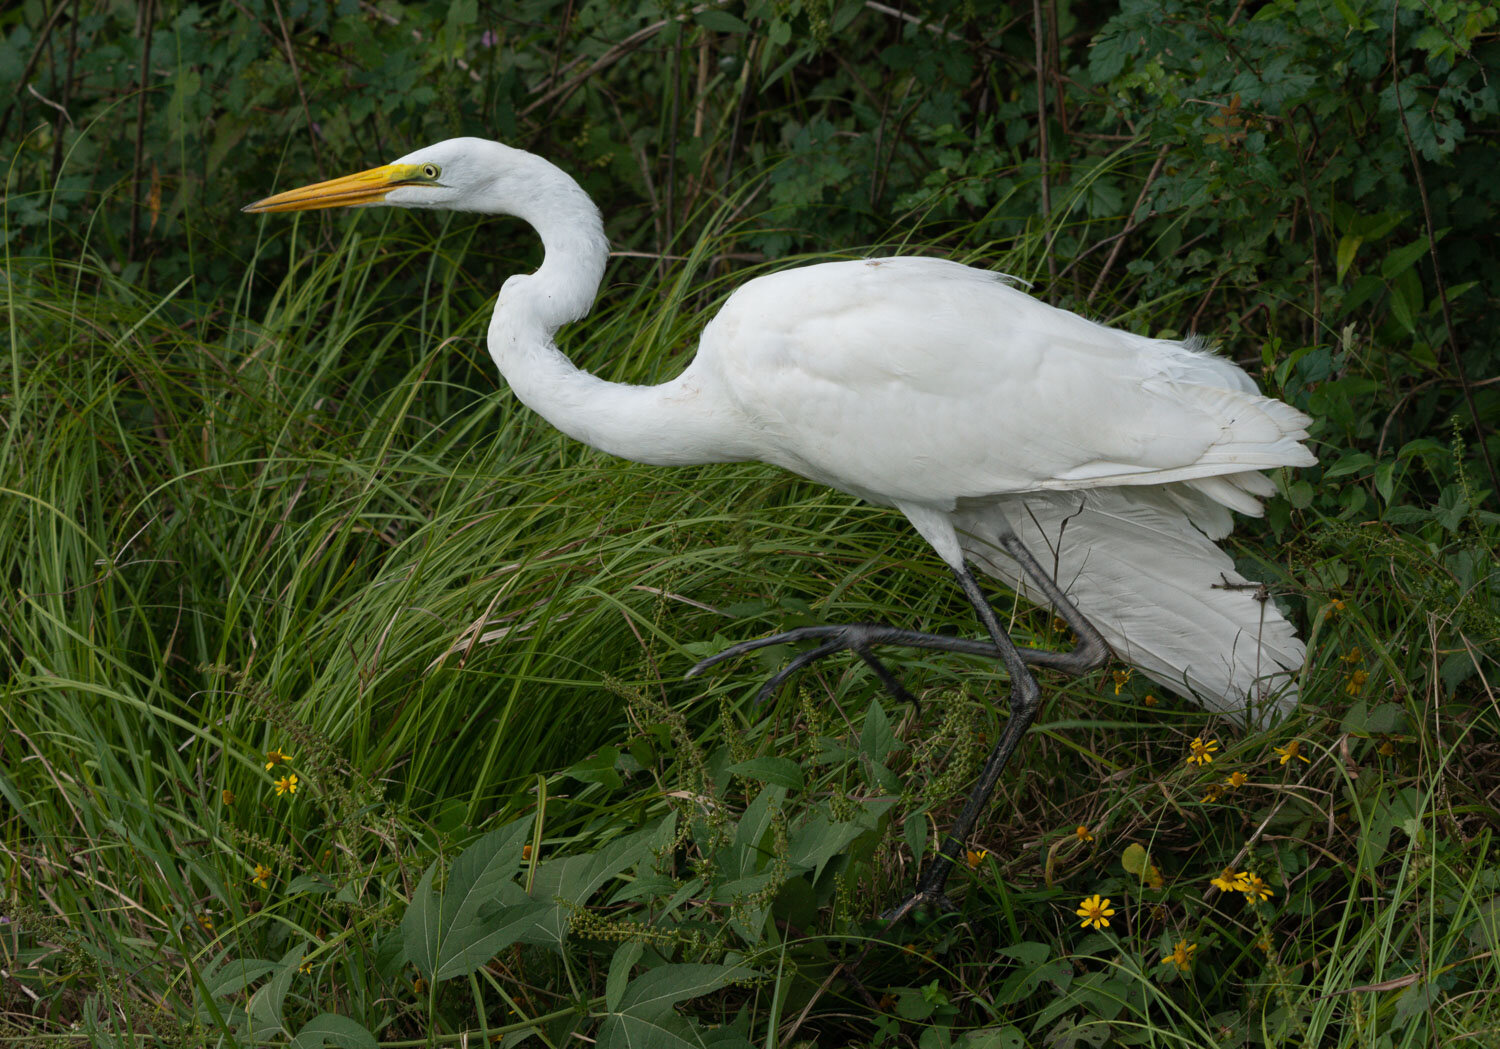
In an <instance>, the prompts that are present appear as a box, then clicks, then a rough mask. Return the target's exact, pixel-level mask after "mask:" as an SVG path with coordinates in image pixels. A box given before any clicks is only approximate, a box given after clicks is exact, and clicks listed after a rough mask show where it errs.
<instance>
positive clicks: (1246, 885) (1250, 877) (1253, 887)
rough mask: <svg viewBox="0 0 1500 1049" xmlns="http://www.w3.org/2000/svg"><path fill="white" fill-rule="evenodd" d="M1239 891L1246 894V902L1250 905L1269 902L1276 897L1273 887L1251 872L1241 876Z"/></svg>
mask: <svg viewBox="0 0 1500 1049" xmlns="http://www.w3.org/2000/svg"><path fill="white" fill-rule="evenodd" d="M1239 890H1240V892H1243V893H1244V894H1245V899H1246V901H1248V902H1250V903H1258V902H1259V901H1260V900H1269V899H1270V898H1271V897H1272V896H1274V895H1275V893H1273V892H1272V891H1271V887H1270V886H1269V885H1267V884H1266V883H1265V882H1264V881H1262V880H1261V878H1260V875H1258V874H1251V873H1250V872H1249V871H1246V872H1245V873H1243V874H1241V875H1240V881H1239Z"/></svg>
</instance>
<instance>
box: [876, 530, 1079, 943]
mask: <svg viewBox="0 0 1500 1049" xmlns="http://www.w3.org/2000/svg"><path fill="white" fill-rule="evenodd" d="M1000 543H1001V546H1002V547H1003V548H1004V549H1005V552H1006V553H1008V554H1010V555H1011V557H1013V558H1015V559H1016V561H1017V562H1019V563H1020V565H1021V567H1022V569H1024V570H1025V572H1026V574H1027V575H1029V576H1030V577H1031V579H1032V581H1033V582H1034V583H1036V585H1037V586H1038V587H1039V588H1040V589H1041V591H1042V592H1043V593H1044V594H1046V595H1047V598H1048V599H1049V600H1050V601H1051V602H1052V604H1053V607H1054V608H1056V609H1057V612H1058V614H1060V615H1061V616H1062V617H1063V620H1064V621H1065V622H1066V623H1067V624H1068V625H1069V626H1070V627H1072V628H1073V632H1074V633H1075V634H1077V635H1078V645H1077V646H1076V647H1074V649H1073V651H1071V652H1061V653H1047V654H1048V655H1055V656H1057V657H1059V658H1058V659H1056V660H1055V661H1050V662H1049V663H1047V664H1044V665H1049V666H1052V667H1055V668H1056V669H1059V670H1067V671H1068V672H1070V673H1074V674H1082V673H1085V672H1087V671H1089V670H1092V669H1094V668H1095V667H1097V666H1099V665H1100V664H1102V663H1103V662H1104V660H1105V659H1106V658H1108V656H1109V645H1107V644H1106V643H1105V641H1104V638H1103V637H1101V636H1100V634H1099V631H1098V630H1096V629H1095V628H1094V625H1093V624H1092V623H1090V622H1089V621H1088V620H1087V619H1086V618H1084V615H1083V613H1082V612H1080V611H1078V606H1077V605H1075V604H1073V602H1072V601H1070V600H1069V599H1068V598H1067V596H1066V595H1065V594H1063V592H1062V590H1060V589H1059V588H1058V586H1057V584H1056V583H1054V582H1053V581H1052V578H1051V577H1050V576H1049V575H1047V572H1046V570H1045V569H1043V568H1042V566H1041V565H1040V564H1038V563H1037V560H1036V558H1034V557H1032V556H1031V551H1029V550H1027V549H1026V547H1025V546H1024V545H1022V543H1021V540H1020V538H1019V537H1018V536H1016V535H1015V534H1014V533H1011V532H1007V533H1005V534H1003V535H1002V536H1001V537H1000ZM953 574H954V575H955V576H957V578H958V585H959V586H960V587H962V588H963V591H964V595H965V596H966V597H968V599H969V603H970V604H972V605H973V606H974V611H975V612H976V613H977V614H978V616H979V621H980V622H981V623H983V624H984V626H985V629H986V630H987V631H989V634H990V638H991V639H992V640H993V641H994V643H995V648H996V649H998V650H999V652H1000V657H1001V658H1002V659H1003V660H1004V661H1005V667H1006V670H1008V671H1009V672H1010V677H1011V694H1010V719H1009V720H1008V721H1006V723H1005V729H1004V731H1003V732H1001V734H1000V739H999V741H998V742H997V743H996V744H995V749H994V750H992V751H990V756H989V757H988V758H986V759H985V762H984V768H983V769H981V770H980V772H979V780H978V782H976V783H975V784H974V789H973V790H972V791H970V793H969V800H968V801H967V802H966V803H965V804H964V808H963V811H962V812H960V813H959V815H958V819H957V820H956V821H955V822H954V824H953V827H952V829H951V830H949V831H948V836H947V837H946V838H945V839H943V843H942V845H941V846H939V847H938V851H937V855H935V856H934V857H933V858H932V859H931V861H929V862H928V864H927V869H926V870H924V871H923V872H922V875H921V877H920V879H918V881H917V891H916V892H915V893H914V894H913V895H912V896H911V897H910V898H908V899H907V900H906V901H905V902H904V903H902V904H901V906H899V907H897V908H896V909H895V910H892V911H889V912H887V914H886V915H885V917H886V918H887V919H889V920H890V921H892V922H895V921H897V920H899V919H900V918H903V917H905V916H906V915H907V914H909V913H910V912H911V911H912V910H913V909H914V908H916V907H919V906H922V905H923V904H927V903H932V904H936V905H937V906H939V907H944V908H947V907H951V906H952V904H951V903H949V902H948V899H947V897H946V896H945V895H944V894H943V888H944V886H946V885H947V883H948V875H949V874H951V873H952V871H953V864H954V862H955V861H956V860H957V859H958V857H959V856H961V855H962V854H963V850H964V845H965V843H966V842H967V841H968V838H969V834H970V833H971V832H972V831H973V830H974V824H975V823H976V822H977V821H978V819H979V814H980V813H981V812H983V811H984V807H985V805H986V804H987V803H988V802H989V800H990V795H991V794H993V793H994V791H995V785H996V784H997V783H999V781H1000V773H1002V772H1004V771H1005V766H1006V764H1007V763H1008V762H1009V761H1010V756H1011V754H1013V753H1014V752H1015V749H1016V747H1017V746H1019V745H1020V742H1021V737H1022V736H1024V735H1025V734H1026V730H1027V729H1028V728H1030V727H1031V722H1032V719H1033V718H1035V717H1036V711H1037V707H1038V706H1039V704H1040V690H1039V689H1038V687H1037V684H1036V680H1035V679H1034V678H1033V677H1032V676H1031V672H1030V671H1029V670H1027V669H1026V668H1025V667H1024V666H1018V665H1017V664H1018V663H1020V662H1021V661H1022V660H1024V659H1025V655H1026V651H1027V650H1021V649H1018V648H1017V647H1016V645H1015V644H1014V643H1013V642H1012V641H1011V639H1010V636H1009V635H1008V634H1006V632H1005V631H1004V630H1003V629H1002V628H1001V626H1000V622H999V620H998V619H996V617H995V611H994V609H993V608H991V607H990V603H989V601H988V600H987V599H986V598H985V596H984V591H983V590H981V589H980V588H979V583H978V581H977V580H975V578H974V573H973V572H971V571H969V569H968V567H967V566H964V567H963V568H961V569H955V570H954V573H953ZM1025 661H1026V662H1032V661H1031V660H1025ZM1023 678H1024V680H1023Z"/></svg>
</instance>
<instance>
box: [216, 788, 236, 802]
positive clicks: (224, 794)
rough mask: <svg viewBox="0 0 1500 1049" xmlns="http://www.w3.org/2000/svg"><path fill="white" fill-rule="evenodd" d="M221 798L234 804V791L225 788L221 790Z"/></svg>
mask: <svg viewBox="0 0 1500 1049" xmlns="http://www.w3.org/2000/svg"><path fill="white" fill-rule="evenodd" d="M219 799H220V800H221V801H223V802H224V804H226V805H233V804H234V791H232V790H229V789H227V788H226V789H225V790H222V791H220V792H219Z"/></svg>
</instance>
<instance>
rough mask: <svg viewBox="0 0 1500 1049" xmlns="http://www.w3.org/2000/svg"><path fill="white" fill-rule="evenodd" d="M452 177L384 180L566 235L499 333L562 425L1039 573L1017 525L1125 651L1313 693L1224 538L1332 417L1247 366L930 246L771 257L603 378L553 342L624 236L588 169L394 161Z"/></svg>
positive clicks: (520, 374)
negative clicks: (680, 338) (922, 251)
mask: <svg viewBox="0 0 1500 1049" xmlns="http://www.w3.org/2000/svg"><path fill="white" fill-rule="evenodd" d="M401 165H428V166H431V165H437V166H438V167H440V168H441V172H442V175H441V178H440V179H438V180H436V181H435V182H434V183H433V184H431V185H421V186H411V187H409V188H407V187H401V188H396V189H394V190H391V191H390V192H389V193H387V194H386V195H385V196H384V197H383V199H382V200H381V201H380V202H383V203H386V204H393V205H400V206H409V207H442V208H451V209H456V210H471V211H483V212H500V213H505V214H512V215H517V216H519V217H521V218H523V219H525V220H526V221H528V222H530V223H531V224H532V225H533V226H534V227H535V228H536V230H537V232H538V233H539V234H540V235H541V237H542V241H543V244H544V247H545V252H546V253H545V257H544V261H543V264H542V266H541V267H540V269H538V270H537V272H536V273H533V274H527V275H523V276H517V277H512V278H511V279H510V280H508V281H507V282H506V284H505V287H504V288H503V290H502V291H501V293H500V297H499V300H498V302H497V303H496V307H495V312H494V317H493V320H492V321H491V324H490V330H489V344H490V352H491V354H492V356H493V357H494V359H495V362H496V364H497V365H498V366H499V368H500V370H501V372H502V373H503V374H504V375H505V378H506V379H507V381H508V382H509V383H510V385H511V387H512V389H513V390H514V391H515V393H516V394H517V396H518V397H520V399H521V400H522V401H523V402H525V403H526V404H527V405H529V406H530V407H531V408H533V409H535V410H536V411H537V412H539V413H540V414H541V415H543V416H544V417H545V418H547V419H548V421H550V422H551V423H552V424H553V425H555V426H556V427H558V428H559V429H560V430H563V431H564V432H566V433H568V434H570V435H572V436H574V437H576V438H578V439H579V440H582V441H585V442H587V443H588V444H591V445H593V446H595V447H597V448H600V449H602V450H603V451H606V452H609V453H611V454H614V455H619V456H623V457H626V458H629V459H634V460H637V461H639V462H645V463H655V464H681V463H696V462H719V461H736V460H747V459H759V460H763V461H766V462H770V463H774V464H776V465H779V466H783V467H785V468H787V469H789V470H792V471H795V472H796V473H799V474H802V475H803V476H805V477H809V478H811V479H813V480H816V481H820V482H822V483H824V484H827V485H831V486H833V487H835V488H839V489H842V490H843V491H846V492H849V493H851V494H854V495H857V496H859V497H861V498H864V499H867V500H869V501H871V502H874V503H878V504H882V505H888V506H894V507H897V508H899V509H900V510H901V511H902V512H903V513H905V514H906V516H907V517H908V518H909V519H910V520H911V522H912V524H913V525H914V526H915V527H916V528H917V530H918V531H919V532H920V533H921V534H922V535H923V536H924V537H925V538H926V539H927V540H928V541H929V542H930V543H931V544H932V545H933V547H934V548H935V549H936V551H937V552H938V554H939V555H940V556H942V558H943V559H944V560H945V561H946V562H947V563H948V564H949V565H950V566H953V567H955V568H958V567H961V566H962V565H963V563H964V561H965V559H966V558H967V560H969V561H971V562H972V563H974V564H976V565H978V566H979V567H980V568H982V569H983V570H984V571H986V572H987V573H989V574H991V575H994V576H996V577H998V578H1000V579H1002V580H1004V581H1005V582H1006V583H1008V584H1009V585H1011V586H1012V587H1014V588H1016V589H1018V590H1021V591H1022V592H1025V593H1027V594H1028V595H1030V596H1036V595H1035V587H1034V586H1033V585H1032V584H1031V583H1030V582H1029V581H1028V580H1027V579H1026V578H1025V577H1024V575H1023V573H1022V572H1021V571H1020V570H1019V567H1018V566H1017V564H1016V563H1015V562H1014V561H1012V560H1011V559H1010V558H1009V557H1007V556H1006V555H1004V554H1003V553H1001V552H1000V550H999V548H998V538H997V537H998V536H999V535H1000V534H1001V533H1002V532H1004V531H1006V530H1007V529H1009V530H1011V531H1014V532H1015V533H1016V534H1017V535H1019V536H1020V538H1021V539H1022V541H1023V542H1024V544H1025V545H1026V546H1027V548H1028V549H1029V550H1030V551H1032V553H1033V554H1034V555H1035V556H1036V557H1037V558H1038V559H1039V560H1040V561H1042V562H1043V563H1044V564H1046V565H1048V566H1049V567H1052V568H1053V569H1054V571H1055V577H1056V581H1057V583H1058V585H1059V586H1060V587H1061V588H1062V589H1063V590H1064V591H1065V592H1066V593H1067V594H1068V596H1069V597H1071V598H1072V599H1073V600H1074V602H1075V603H1076V605H1077V606H1078V609H1079V610H1080V611H1081V612H1082V614H1083V615H1084V616H1085V617H1086V618H1087V619H1089V620H1090V621H1092V622H1093V624H1094V625H1095V626H1097V627H1098V629H1099V631H1100V632H1101V633H1102V634H1103V636H1104V638H1105V640H1107V641H1108V642H1109V644H1110V646H1111V647H1112V648H1113V649H1114V651H1115V652H1116V653H1117V654H1118V655H1119V656H1121V657H1122V658H1123V659H1125V660H1127V661H1128V662H1130V663H1133V664H1134V665H1136V666H1138V667H1140V668H1141V669H1142V670H1143V671H1144V672H1145V673H1147V674H1148V675H1150V676H1151V677H1152V678H1154V679H1155V680H1157V681H1159V682H1161V683H1162V684H1163V685H1165V686H1166V687H1168V688H1171V689H1173V690H1175V691H1177V692H1180V693H1182V694H1184V695H1187V696H1191V697H1193V698H1196V699H1198V700H1199V701H1201V702H1203V703H1204V704H1205V705H1207V706H1209V707H1211V708H1214V709H1218V710H1223V711H1226V712H1229V713H1232V714H1236V715H1239V716H1244V715H1245V713H1246V712H1247V710H1251V709H1255V706H1256V703H1257V702H1258V701H1259V700H1260V699H1261V698H1263V697H1272V702H1274V704H1275V705H1276V706H1278V707H1285V706H1287V705H1290V703H1292V702H1294V700H1295V689H1294V687H1293V686H1292V685H1291V684H1290V678H1291V677H1292V676H1294V675H1295V672H1296V671H1297V669H1298V668H1300V666H1301V665H1302V661H1303V654H1304V653H1303V646H1302V644H1301V642H1300V641H1299V640H1298V639H1297V638H1296V635H1295V634H1294V632H1293V630H1292V627H1291V625H1290V624H1289V623H1288V622H1287V621H1286V620H1285V619H1284V618H1283V617H1282V616H1281V614H1280V613H1279V612H1278V611H1277V610H1276V607H1275V605H1274V604H1272V603H1271V602H1270V601H1267V600H1264V598H1263V596H1257V594H1256V593H1255V592H1254V588H1253V585H1251V584H1249V583H1247V581H1246V580H1245V579H1244V578H1243V577H1241V576H1239V575H1238V574H1237V573H1236V572H1235V571H1234V567H1233V564H1232V563H1231V561H1230V559H1229V557H1228V556H1227V555H1226V554H1224V553H1223V552H1222V551H1221V550H1220V549H1219V548H1218V547H1217V546H1215V544H1214V542H1213V541H1214V540H1217V539H1221V538H1223V537H1224V536H1225V535H1227V534H1228V533H1229V531H1230V528H1231V526H1232V522H1231V517H1230V510H1231V509H1234V510H1238V511H1241V512H1244V513H1251V514H1258V513H1259V512H1260V504H1259V500H1258V497H1260V496H1265V495H1269V494H1271V493H1272V492H1274V487H1273V486H1272V484H1271V482H1270V481H1269V480H1268V479H1267V478H1266V477H1265V475H1264V474H1263V473H1262V472H1261V471H1264V470H1267V469H1273V468H1277V467H1284V466H1305V465H1309V464H1311V463H1313V462H1314V461H1315V460H1314V457H1313V455H1312V453H1311V452H1309V451H1308V450H1307V448H1306V447H1304V446H1303V445H1302V444H1301V443H1300V442H1301V441H1302V440H1303V439H1304V438H1306V437H1307V431H1306V426H1307V425H1308V423H1309V422H1310V420H1309V419H1308V418H1307V417H1306V416H1305V415H1303V414H1302V413H1300V412H1298V411H1297V410H1295V409H1293V408H1291V407H1289V406H1287V405H1285V404H1283V403H1281V402H1279V401H1276V400H1273V399H1270V398H1267V397H1263V396H1261V395H1260V393H1259V392H1258V390H1257V389H1256V387H1255V384H1254V382H1253V381H1252V380H1251V379H1250V377H1249V376H1248V375H1246V374H1245V373H1244V372H1243V371H1242V370H1241V369H1240V368H1238V367H1236V366H1235V365H1233V364H1232V363H1230V362H1228V361H1226V360H1224V359H1223V358H1220V357H1217V356H1214V355H1213V354H1210V353H1207V352H1204V351H1203V350H1202V349H1200V348H1198V347H1196V346H1194V345H1192V344H1190V343H1184V342H1177V341H1170V340H1160V339H1149V338H1144V337H1142V336H1138V335H1133V334H1131V333H1129V332H1125V331H1121V330H1118V329H1114V328H1108V327H1105V326H1103V325H1099V324H1095V323H1093V322H1091V321H1088V320H1085V319H1084V318H1082V317H1079V316H1078V315H1076V314H1073V313H1069V312H1067V311H1065V310H1060V309H1057V308H1055V307H1052V306H1049V305H1047V304H1045V303H1043V302H1040V301H1039V300H1037V299H1035V298H1033V297H1031V296H1030V295H1028V294H1026V293H1025V292H1023V291H1021V290H1020V289H1018V288H1016V287H1015V286H1014V285H1013V283H1011V282H1009V281H1008V280H1007V279H1006V278H1004V277H1001V276H999V275H997V274H994V273H991V272H988V271H985V270H979V269H975V268H972V267H969V266H964V265H960V264H958V263H955V262H950V261H944V260H941V259H928V258H886V259H868V260H854V261H848V262H830V263H824V264H820V265H813V266H804V267H801V268H798V269H791V270H786V271H784V272H781V273H776V274H772V275H769V276H763V277H758V278H756V279H754V280H751V281H749V282H748V283H746V284H745V285H743V286H742V287H741V288H739V289H738V290H737V291H736V292H735V293H734V294H733V295H732V296H730V298H729V299H728V301H727V302H725V304H724V306H723V308H722V309H721V310H720V311H719V313H718V315H717V316H716V317H715V318H714V320H713V321H712V322H711V323H710V324H709V325H708V326H707V327H706V328H705V329H704V332H703V335H702V338H701V340H700V343H699V348H698V353H697V356H696V357H695V359H694V360H693V362H692V363H691V364H690V365H688V367H687V368H686V369H685V370H684V371H683V372H682V374H681V375H679V376H678V377H677V378H675V379H673V380H670V381H669V382H666V383H663V384H661V385H659V386H649V387H643V386H627V385H622V384H617V383H609V382H605V381H603V380H601V379H599V378H597V377H595V376H593V375H590V374H588V373H586V372H582V371H580V370H578V369H577V368H576V367H575V366H574V365H573V364H572V363H571V362H570V361H569V360H568V359H567V358H566V357H565V356H564V355H563V354H562V353H561V352H560V351H559V350H558V349H557V348H556V346H555V345H554V343H553V340H552V336H553V333H554V332H555V331H556V330H557V328H558V327H559V326H560V325H562V324H563V323H566V322H568V321H572V320H576V319H578V318H580V317H582V316H583V315H584V314H586V313H587V312H588V310H589V308H590V307H591V305H592V303H593V300H594V296H595V293H596V292H597V289H598V285H599V281H600V280H601V278H602V276H603V271H604V264H605V260H606V257H607V253H608V245H607V242H606V240H605V237H604V231H603V224H602V222H601V220H600V217H599V213H598V211H597V209H596V208H595V207H594V205H593V204H592V203H591V202H590V201H589V199H588V197H587V196H586V195H585V194H584V192H583V191H582V189H580V188H579V187H578V185H577V184H576V183H575V182H574V181H573V180H572V179H571V178H569V177H568V176H567V175H565V174H564V173H563V172H561V171H560V170H559V169H557V168H556V167H554V166H553V165H551V164H550V163H548V162H547V161H545V160H542V159H541V158H539V157H536V156H533V155H532V154H529V153H525V152H522V151H520V150H515V149H511V148H509V147H506V146H503V145H500V144H499V143H494V142H488V141H485V140H480V139H454V140H450V141H448V142H443V143H439V144H438V145H436V146H430V147H428V148H426V149H422V150H418V151H417V152H415V153H412V154H410V155H409V156H407V157H404V158H402V160H401V161H398V162H397V165H392V167H399V166H401Z"/></svg>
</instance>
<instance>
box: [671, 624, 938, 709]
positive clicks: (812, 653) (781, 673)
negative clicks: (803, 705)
mask: <svg viewBox="0 0 1500 1049" xmlns="http://www.w3.org/2000/svg"><path fill="white" fill-rule="evenodd" d="M920 636H921V635H918V634H915V633H914V632H912V631H909V630H899V629H896V628H894V627H888V626H881V625H880V624H878V623H843V624H836V625H834V624H830V625H821V626H802V627H796V628H794V629H792V630H783V631H782V632H781V633H779V634H772V635H771V636H769V637H758V638H755V639H753V640H751V641H741V642H740V643H739V644H736V645H730V646H729V647H728V648H726V649H724V650H723V651H722V652H716V653H714V654H713V655H711V656H709V657H708V658H707V659H701V660H699V661H698V662H697V663H695V664H694V665H693V667H692V669H691V670H689V671H688V672H687V675H686V676H687V677H696V676H697V675H698V674H701V673H702V672H703V671H705V670H707V669H708V668H709V667H711V666H714V665H716V664H718V663H722V662H724V661H726V660H729V659H734V658H735V657H736V656H742V655H745V654H746V653H748V652H754V651H756V650H757V649H761V648H769V647H770V646H772V645H784V644H789V643H793V642H797V641H821V642H822V644H820V645H818V646H817V647H815V648H810V649H808V650H807V651H806V652H802V653H799V654H798V655H797V656H796V657H795V658H793V659H792V660H791V661H790V662H789V663H787V665H786V666H784V667H782V668H781V669H780V670H778V671H777V672H776V673H775V674H773V675H771V678H770V680H768V681H767V682H766V683H765V684H764V685H762V686H761V688H760V691H759V692H758V693H757V694H756V697H755V698H756V701H757V702H760V703H764V702H766V701H767V700H769V699H770V698H771V697H772V696H773V695H774V694H775V693H776V690H777V689H778V688H780V687H781V685H782V683H783V682H785V681H786V679H787V678H789V677H791V676H792V675H793V674H795V673H796V672H797V671H799V670H801V669H802V668H803V667H805V666H807V665H808V664H809V663H815V662H817V661H818V660H820V659H822V658H823V657H824V656H828V655H832V654H833V653H835V652H838V651H841V650H846V649H847V650H848V651H850V652H853V653H854V654H855V655H857V656H859V658H860V659H862V660H864V662H865V663H866V664H867V665H868V666H869V667H870V668H871V669H872V670H874V671H875V673H876V675H877V676H878V677H879V678H880V682H881V684H882V685H884V686H885V689H886V691H887V692H889V693H891V695H893V696H895V697H896V699H897V700H898V701H900V702H902V703H911V704H913V705H915V706H917V707H918V708H919V709H920V707H921V704H920V703H919V702H918V701H917V699H916V697H915V696H913V695H912V694H911V693H909V692H908V691H907V690H906V689H905V688H904V687H903V686H902V685H901V683H900V682H899V681H897V680H896V678H895V676H894V675H892V674H891V672H890V671H889V670H888V669H886V667H885V666H884V665H883V664H882V663H881V662H880V661H879V660H878V659H876V658H875V656H874V654H873V653H871V651H870V646H871V645H878V644H909V643H910V639H911V638H914V637H920Z"/></svg>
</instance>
